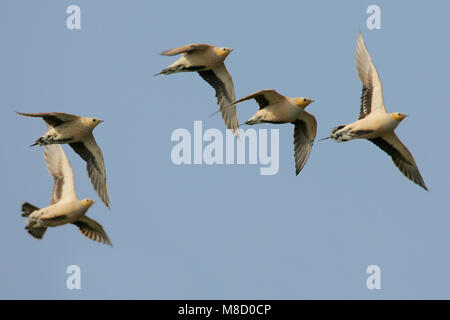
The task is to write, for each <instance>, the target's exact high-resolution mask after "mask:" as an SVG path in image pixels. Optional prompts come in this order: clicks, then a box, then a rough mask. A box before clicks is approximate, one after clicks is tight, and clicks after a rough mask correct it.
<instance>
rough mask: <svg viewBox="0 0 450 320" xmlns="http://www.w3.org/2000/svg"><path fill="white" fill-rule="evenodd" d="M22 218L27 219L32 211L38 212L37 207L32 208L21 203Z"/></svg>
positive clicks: (28, 204)
mask: <svg viewBox="0 0 450 320" xmlns="http://www.w3.org/2000/svg"><path fill="white" fill-rule="evenodd" d="M21 210H22V212H23V213H22V217H28V216H29V215H30V214H32V213H33V212H34V211H36V210H39V208H38V207H36V206H33V205H32V204H30V203H28V202H23V203H22V207H21Z"/></svg>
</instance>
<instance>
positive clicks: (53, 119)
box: [17, 112, 80, 127]
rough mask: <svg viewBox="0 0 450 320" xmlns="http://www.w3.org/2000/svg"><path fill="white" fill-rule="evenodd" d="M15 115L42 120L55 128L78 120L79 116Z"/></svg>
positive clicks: (67, 114) (59, 114) (60, 114)
mask: <svg viewBox="0 0 450 320" xmlns="http://www.w3.org/2000/svg"><path fill="white" fill-rule="evenodd" d="M17 113H18V114H20V115H22V116H26V117H34V118H42V119H44V121H45V122H46V123H47V124H48V125H50V126H52V127H57V126H59V125H60V124H62V123H64V122H69V121H73V120H76V119H78V118H80V117H79V116H76V115H73V114H69V113H63V112H40V113H22V112H17Z"/></svg>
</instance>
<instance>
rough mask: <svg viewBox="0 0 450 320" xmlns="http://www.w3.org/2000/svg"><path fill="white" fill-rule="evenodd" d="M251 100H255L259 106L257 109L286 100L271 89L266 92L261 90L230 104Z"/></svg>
mask: <svg viewBox="0 0 450 320" xmlns="http://www.w3.org/2000/svg"><path fill="white" fill-rule="evenodd" d="M251 99H255V100H256V102H258V104H259V109H263V108H265V107H267V106H268V105H271V104H276V103H278V102H280V101H282V100H284V99H286V97H285V96H283V95H281V94H279V93H278V92H276V91H275V90H273V89H266V90H261V91H258V92H255V93H252V94H250V95H248V96H246V97H244V98H242V99H239V100H237V101H234V102H233V103H232V104H236V103H239V102H243V101H246V100H251Z"/></svg>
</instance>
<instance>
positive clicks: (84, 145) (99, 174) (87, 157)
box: [69, 134, 109, 208]
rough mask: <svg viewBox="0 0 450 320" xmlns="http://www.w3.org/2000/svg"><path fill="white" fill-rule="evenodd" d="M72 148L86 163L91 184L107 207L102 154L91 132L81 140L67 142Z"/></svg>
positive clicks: (106, 187)
mask: <svg viewBox="0 0 450 320" xmlns="http://www.w3.org/2000/svg"><path fill="white" fill-rule="evenodd" d="M69 145H70V146H71V147H72V149H73V150H74V151H75V152H76V153H78V154H79V155H80V157H81V158H82V159H83V160H84V161H86V163H87V171H88V175H89V178H90V179H91V182H92V186H93V187H94V189H95V191H96V192H97V194H98V196H99V197H100V199H102V201H103V203H104V204H105V205H106V206H107V207H108V208H109V196H108V186H107V185H106V171H105V163H104V161H103V154H102V151H101V150H100V148H99V146H98V145H97V142H96V141H95V139H94V136H93V135H92V134H90V135H89V137H88V138H87V139H85V140H83V141H81V142H74V143H69Z"/></svg>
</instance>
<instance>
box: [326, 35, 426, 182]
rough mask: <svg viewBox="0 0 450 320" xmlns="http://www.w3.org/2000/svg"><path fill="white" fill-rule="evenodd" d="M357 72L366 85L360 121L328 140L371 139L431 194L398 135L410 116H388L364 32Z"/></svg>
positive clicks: (335, 131) (358, 47)
mask: <svg viewBox="0 0 450 320" xmlns="http://www.w3.org/2000/svg"><path fill="white" fill-rule="evenodd" d="M356 70H357V72H358V76H359V79H360V80H361V83H362V85H363V88H362V94H361V109H360V113H359V118H358V120H357V121H355V122H352V123H350V124H346V125H341V126H338V127H336V128H334V129H333V130H332V131H331V134H330V136H329V137H327V138H325V139H328V138H331V139H333V140H335V141H337V142H343V141H348V140H352V139H367V140H369V141H371V142H372V143H374V144H375V145H377V146H378V147H379V148H381V149H382V150H383V151H384V152H386V153H387V154H388V155H390V156H391V158H392V161H393V162H394V164H395V165H396V166H397V168H398V169H399V170H400V171H401V172H402V173H403V174H404V175H405V176H406V177H407V178H408V179H410V180H411V181H413V182H414V183H416V184H418V185H419V186H421V187H422V188H424V189H425V190H428V188H427V186H426V185H425V182H424V181H423V178H422V176H421V175H420V172H419V169H418V167H417V165H416V162H415V161H414V158H413V156H412V155H411V153H410V152H409V150H408V149H407V148H406V146H405V145H404V144H403V143H402V142H401V141H400V139H399V138H398V137H397V135H396V134H395V132H394V130H395V128H397V126H398V125H399V124H400V122H401V121H402V120H403V119H405V118H406V117H407V115H406V114H404V113H401V112H393V113H387V112H386V108H385V106H384V101H383V87H382V86H381V80H380V77H379V76H378V72H377V69H376V68H375V65H374V64H373V62H372V58H371V57H370V54H369V52H368V51H367V48H366V45H365V44H364V40H363V38H362V35H361V32H360V33H359V36H358V40H357V42H356ZM325 139H322V140H325Z"/></svg>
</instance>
